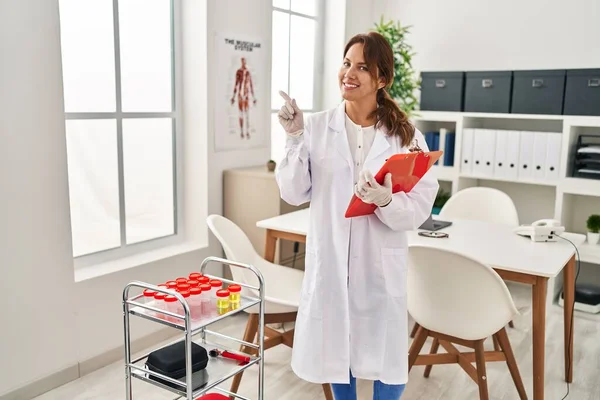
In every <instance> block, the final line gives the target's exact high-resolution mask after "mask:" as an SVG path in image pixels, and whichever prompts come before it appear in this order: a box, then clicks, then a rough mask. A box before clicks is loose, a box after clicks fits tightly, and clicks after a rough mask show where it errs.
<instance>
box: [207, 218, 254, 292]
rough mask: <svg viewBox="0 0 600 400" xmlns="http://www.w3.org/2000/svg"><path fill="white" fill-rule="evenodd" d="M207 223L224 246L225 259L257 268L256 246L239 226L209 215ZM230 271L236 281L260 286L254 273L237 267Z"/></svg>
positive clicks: (225, 219)
mask: <svg viewBox="0 0 600 400" xmlns="http://www.w3.org/2000/svg"><path fill="white" fill-rule="evenodd" d="M206 222H207V224H208V227H209V228H210V230H211V231H212V233H213V234H214V235H215V237H216V238H217V239H218V240H219V242H220V243H221V246H223V250H224V251H225V258H227V259H228V260H230V261H237V262H240V263H244V264H252V265H254V266H256V267H257V265H256V263H257V261H258V258H259V257H260V256H259V255H258V253H257V252H256V250H254V246H252V242H250V239H249V238H248V236H247V235H246V234H245V233H244V231H243V230H242V229H241V228H240V227H239V226H237V225H236V224H235V223H234V222H233V221H231V220H229V219H227V218H225V217H223V216H221V215H216V214H212V215H209V216H208V218H207V220H206ZM230 269H231V275H232V276H233V280H234V281H236V282H241V283H246V284H249V285H258V279H257V278H256V275H254V273H253V272H252V271H248V270H244V269H242V268H237V267H231V268H230Z"/></svg>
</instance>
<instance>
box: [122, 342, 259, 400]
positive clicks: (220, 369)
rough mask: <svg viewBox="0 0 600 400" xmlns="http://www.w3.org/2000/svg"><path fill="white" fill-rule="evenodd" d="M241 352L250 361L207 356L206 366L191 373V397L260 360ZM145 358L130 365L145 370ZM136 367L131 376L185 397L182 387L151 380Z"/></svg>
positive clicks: (210, 347)
mask: <svg viewBox="0 0 600 400" xmlns="http://www.w3.org/2000/svg"><path fill="white" fill-rule="evenodd" d="M194 343H196V344H198V345H200V346H202V347H204V348H205V349H206V351H207V352H210V350H213V349H219V350H221V351H225V350H227V351H230V352H232V353H237V354H241V353H240V352H239V351H238V350H232V349H229V348H227V347H224V346H222V345H219V344H215V343H211V342H208V341H202V340H198V341H194ZM243 354H244V355H245V356H248V357H250V362H249V363H247V364H243V365H240V364H239V362H238V361H235V360H230V359H227V358H221V357H210V356H209V358H208V365H207V366H206V368H205V369H203V370H201V371H198V372H196V373H193V374H192V385H193V387H194V388H196V390H194V394H193V398H194V399H197V398H198V397H200V396H203V395H205V394H206V393H207V392H208V391H209V390H211V389H214V388H216V386H217V385H219V384H221V383H223V382H225V381H226V380H228V379H230V378H231V377H233V376H234V375H236V374H238V373H239V372H241V371H243V370H245V369H246V368H249V367H251V366H252V365H254V364H257V363H258V362H259V361H260V358H259V357H254V356H250V355H248V354H245V353H243ZM146 359H147V358H146V357H144V358H142V359H141V360H138V361H137V362H136V363H132V364H131V365H132V366H134V367H137V368H142V369H144V370H146V367H145V362H146ZM137 368H132V371H131V376H132V377H134V378H137V379H139V380H142V381H144V382H147V383H149V384H151V385H154V386H158V387H160V388H162V389H165V390H168V391H170V392H173V393H175V394H177V395H179V396H183V398H185V396H186V392H185V389H184V388H183V387H180V388H174V387H171V386H168V385H165V384H163V383H161V382H157V381H155V380H152V379H150V376H149V375H148V374H147V373H146V372H143V371H140V370H139V369H137ZM177 380H178V381H179V382H181V383H183V384H185V382H186V378H185V376H184V377H182V378H180V379H177Z"/></svg>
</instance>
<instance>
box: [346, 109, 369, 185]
mask: <svg viewBox="0 0 600 400" xmlns="http://www.w3.org/2000/svg"><path fill="white" fill-rule="evenodd" d="M346 135H348V144H349V145H350V153H352V160H353V161H354V184H356V182H357V181H358V174H359V173H360V171H361V170H362V169H363V165H364V163H365V158H366V157H367V154H369V150H371V146H372V145H373V141H374V140H375V126H374V125H371V126H366V127H362V126H360V125H357V124H355V123H354V122H352V120H351V119H350V117H348V114H346Z"/></svg>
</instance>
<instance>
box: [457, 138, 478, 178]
mask: <svg viewBox="0 0 600 400" xmlns="http://www.w3.org/2000/svg"><path fill="white" fill-rule="evenodd" d="M474 131H475V129H471V128H466V129H463V137H462V146H461V150H462V151H461V153H460V154H461V162H460V171H461V172H462V173H463V174H465V175H471V173H472V172H473V168H472V167H473V134H474Z"/></svg>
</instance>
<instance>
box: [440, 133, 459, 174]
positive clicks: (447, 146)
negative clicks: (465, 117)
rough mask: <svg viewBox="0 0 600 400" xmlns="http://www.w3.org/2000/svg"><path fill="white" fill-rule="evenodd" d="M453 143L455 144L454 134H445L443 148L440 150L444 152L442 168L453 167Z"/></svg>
mask: <svg viewBox="0 0 600 400" xmlns="http://www.w3.org/2000/svg"><path fill="white" fill-rule="evenodd" d="M440 138H441V136H440ZM454 143H456V134H455V133H454V132H448V133H446V137H445V140H444V148H443V149H440V150H442V151H443V152H444V166H447V167H452V166H454Z"/></svg>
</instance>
